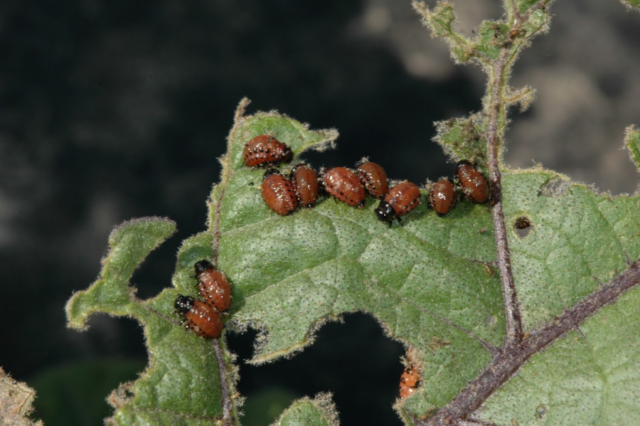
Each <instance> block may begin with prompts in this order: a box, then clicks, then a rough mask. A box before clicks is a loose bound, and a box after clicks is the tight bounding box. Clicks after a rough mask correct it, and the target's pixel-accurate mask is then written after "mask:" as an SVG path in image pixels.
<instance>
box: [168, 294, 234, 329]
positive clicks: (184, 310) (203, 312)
mask: <svg viewBox="0 0 640 426" xmlns="http://www.w3.org/2000/svg"><path fill="white" fill-rule="evenodd" d="M174 306H175V309H176V311H177V312H178V313H179V314H180V315H182V316H183V318H184V322H186V328H190V329H191V330H193V331H194V332H196V333H197V334H198V335H199V336H202V337H204V338H206V339H216V338H218V337H220V334H222V328H223V327H224V326H223V324H222V319H220V315H219V314H218V312H217V311H216V310H215V308H214V307H213V306H211V305H208V304H207V303H204V302H201V301H199V300H195V299H194V298H193V297H191V296H181V295H180V296H178V298H177V299H176V302H175V304H174Z"/></svg>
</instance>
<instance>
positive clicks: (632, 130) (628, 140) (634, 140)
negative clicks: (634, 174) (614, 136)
mask: <svg viewBox="0 0 640 426" xmlns="http://www.w3.org/2000/svg"><path fill="white" fill-rule="evenodd" d="M624 144H625V146H626V147H627V149H628V150H629V155H630V156H631V161H633V164H635V165H636V168H637V169H638V170H640V129H638V128H637V127H636V126H629V127H627V129H626V132H625V137H624Z"/></svg>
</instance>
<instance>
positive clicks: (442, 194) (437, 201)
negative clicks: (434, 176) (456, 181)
mask: <svg viewBox="0 0 640 426" xmlns="http://www.w3.org/2000/svg"><path fill="white" fill-rule="evenodd" d="M456 201H457V195H456V188H455V187H454V186H453V183H451V181H449V180H448V179H440V180H439V181H438V182H436V183H434V184H433V186H432V187H431V190H430V191H429V206H431V208H433V210H435V212H436V214H437V215H438V216H444V215H446V214H447V213H449V212H450V211H451V209H453V208H454V207H455V206H456Z"/></svg>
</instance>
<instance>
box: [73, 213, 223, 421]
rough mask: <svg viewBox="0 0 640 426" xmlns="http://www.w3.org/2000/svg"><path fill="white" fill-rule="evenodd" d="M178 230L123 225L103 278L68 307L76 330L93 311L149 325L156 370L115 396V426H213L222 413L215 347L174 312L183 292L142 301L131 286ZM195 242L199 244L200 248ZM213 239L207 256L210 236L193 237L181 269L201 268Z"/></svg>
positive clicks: (157, 221) (143, 222) (153, 223)
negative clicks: (197, 264)
mask: <svg viewBox="0 0 640 426" xmlns="http://www.w3.org/2000/svg"><path fill="white" fill-rule="evenodd" d="M174 231H175V224H174V223H173V222H171V221H169V220H167V219H161V218H144V219H138V220H133V221H130V222H125V223H124V224H122V225H121V226H119V227H118V228H116V229H115V230H114V231H113V232H112V233H111V236H110V237H109V246H110V250H109V254H108V255H107V257H106V258H105V259H104V260H103V268H102V271H101V273H100V278H99V279H98V280H97V281H96V282H95V283H93V284H92V285H91V287H89V289H88V290H85V291H81V292H78V293H76V294H75V295H74V296H73V297H72V298H71V300H69V302H68V303H67V316H68V319H69V324H70V326H71V327H74V328H80V329H82V328H83V327H84V325H85V322H86V320H87V318H88V316H89V315H90V314H91V313H93V312H105V313H108V314H112V315H118V316H122V315H126V316H131V317H133V318H136V319H137V320H138V321H140V322H141V323H142V324H143V325H144V335H145V339H146V343H147V347H148V350H149V359H150V366H149V368H147V370H146V371H145V372H144V373H142V375H141V377H140V379H139V380H137V381H136V382H134V383H125V384H123V385H121V386H120V387H119V388H118V389H117V390H116V391H115V392H114V393H113V395H112V396H111V397H110V399H109V401H110V403H111V404H112V405H113V406H114V408H116V411H115V413H114V416H113V418H112V419H111V421H112V422H113V423H115V424H148V423H150V424H172V425H211V424H215V422H216V419H219V418H220V417H221V416H222V402H221V401H222V397H221V394H220V384H219V382H218V381H219V374H218V365H217V363H216V357H215V354H214V350H213V346H212V345H211V342H210V341H207V340H204V339H202V338H200V337H199V336H197V335H196V334H195V333H190V332H187V331H185V330H184V329H183V327H181V326H180V324H179V318H178V317H177V316H175V315H174V314H173V303H174V301H175V298H176V296H177V294H178V292H177V291H176V290H173V289H166V290H164V291H163V292H162V293H160V295H158V296H157V297H155V298H154V299H150V300H146V301H141V300H138V299H137V298H136V297H135V289H133V288H131V287H129V281H130V279H131V275H132V274H133V271H134V270H135V269H136V267H137V266H138V265H139V264H140V262H142V260H144V258H145V257H146V256H147V255H148V254H149V252H150V251H151V250H153V249H154V248H156V247H157V246H158V245H159V244H161V243H162V242H163V241H164V240H165V239H166V238H168V237H169V236H170V235H171V234H173V232H174ZM192 241H197V242H198V246H197V247H196V248H195V249H194V248H193V247H192V244H191V242H192ZM207 241H208V242H209V249H208V251H207V250H205V252H204V253H205V254H210V253H211V248H210V242H211V236H210V235H200V236H196V237H193V238H192V239H191V240H188V241H187V242H186V243H185V244H184V245H183V247H182V248H181V249H180V252H179V253H178V268H180V266H181V265H187V264H188V265H189V268H193V263H192V259H193V256H198V255H200V253H201V250H203V249H201V246H203V245H204V244H205V242H207ZM183 269H184V268H183ZM183 275H184V274H183ZM183 275H179V274H177V276H176V282H177V284H178V285H177V287H178V288H181V287H182V288H185V287H186V285H185V283H184V281H180V279H181V278H183ZM191 292H193V284H192V285H191ZM184 348H188V350H185V349H184Z"/></svg>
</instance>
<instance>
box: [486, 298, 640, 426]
mask: <svg viewBox="0 0 640 426" xmlns="http://www.w3.org/2000/svg"><path fill="white" fill-rule="evenodd" d="M639 311H640V291H638V289H637V288H636V289H635V290H632V291H631V292H629V293H627V294H625V295H623V296H622V297H620V299H619V300H618V301H617V302H616V303H615V305H612V306H607V307H605V308H603V309H602V310H601V311H599V312H598V313H597V314H596V315H595V316H593V317H592V318H589V319H588V320H586V321H585V322H584V323H583V324H582V325H581V326H580V330H579V331H573V332H570V333H569V334H567V336H565V337H564V338H563V339H561V340H560V341H558V342H556V343H555V344H554V345H552V346H551V347H550V348H548V349H546V350H545V351H544V352H541V353H538V354H536V355H534V356H533V357H532V358H531V359H530V361H529V363H528V364H526V365H525V366H524V367H523V368H522V369H520V371H519V372H518V377H517V378H514V379H513V380H511V381H510V382H508V383H507V384H506V385H505V386H504V387H502V388H500V389H499V390H498V392H496V393H495V394H494V395H493V396H492V397H491V398H490V399H489V400H488V401H487V403H486V404H485V406H483V408H482V409H481V411H480V412H479V413H477V414H476V417H477V418H479V419H482V420H485V421H487V422H492V423H495V424H499V425H511V424H516V422H517V424H518V425H520V426H528V425H554V426H555V425H558V426H559V425H567V426H569V425H571V426H573V425H636V424H640V403H639V401H640V349H639V348H640V333H638V329H640V320H639V319H638V312H639Z"/></svg>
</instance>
